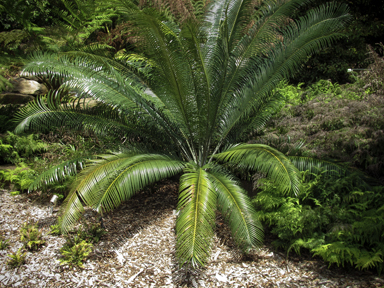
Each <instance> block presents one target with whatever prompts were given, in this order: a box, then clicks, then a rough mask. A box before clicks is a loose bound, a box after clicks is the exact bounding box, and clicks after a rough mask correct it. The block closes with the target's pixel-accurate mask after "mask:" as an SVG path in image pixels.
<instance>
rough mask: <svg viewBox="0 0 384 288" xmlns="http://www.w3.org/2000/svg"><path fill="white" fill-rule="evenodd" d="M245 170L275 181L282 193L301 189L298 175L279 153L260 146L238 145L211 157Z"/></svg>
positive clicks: (287, 160)
mask: <svg viewBox="0 0 384 288" xmlns="http://www.w3.org/2000/svg"><path fill="white" fill-rule="evenodd" d="M213 157H214V158H215V159H217V160H219V161H222V162H228V163H230V164H232V165H235V166H236V167H238V168H241V169H245V170H253V171H260V172H263V173H265V174H266V175H267V177H269V178H271V179H272V180H274V181H276V183H277V184H278V185H279V186H280V187H281V189H282V190H283V192H290V191H291V192H293V193H295V194H297V193H298V192H299V191H300V189H301V184H300V173H299V171H298V170H297V168H296V167H295V166H294V165H293V164H292V163H291V162H290V161H289V159H288V158H287V157H286V156H285V155H284V154H282V153H280V152H279V151H277V150H275V149H273V148H271V147H269V146H267V145H262V144H240V145H237V146H234V147H232V148H229V149H228V150H226V151H224V152H221V153H218V154H216V155H214V156H213Z"/></svg>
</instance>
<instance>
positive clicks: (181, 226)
mask: <svg viewBox="0 0 384 288" xmlns="http://www.w3.org/2000/svg"><path fill="white" fill-rule="evenodd" d="M184 172H185V174H183V175H182V176H181V178H180V187H179V190H180V196H179V204H178V210H180V215H179V216H178V217H177V220H176V236H177V243H176V245H177V252H176V255H177V257H178V258H179V261H180V263H181V265H182V264H184V263H186V262H187V263H191V264H192V265H193V266H194V267H197V266H204V265H205V263H206V262H207V260H208V257H209V255H210V249H211V244H212V238H213V229H214V225H215V211H216V201H217V200H216V190H215V187H214V185H213V183H212V181H211V179H210V177H209V174H208V173H207V172H206V171H204V170H203V169H202V168H200V167H197V166H195V165H193V164H189V165H188V166H187V168H186V169H185V171H184Z"/></svg>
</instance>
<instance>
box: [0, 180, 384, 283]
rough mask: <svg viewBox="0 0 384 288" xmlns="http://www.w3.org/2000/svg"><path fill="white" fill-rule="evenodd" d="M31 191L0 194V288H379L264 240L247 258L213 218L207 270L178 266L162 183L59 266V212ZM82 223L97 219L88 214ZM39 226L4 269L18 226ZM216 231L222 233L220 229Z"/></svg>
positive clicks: (172, 187) (173, 200)
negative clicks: (28, 248)
mask: <svg viewBox="0 0 384 288" xmlns="http://www.w3.org/2000/svg"><path fill="white" fill-rule="evenodd" d="M42 199H44V197H43V196H39V195H37V194H29V195H26V194H23V195H17V196H11V195H10V194H9V193H8V191H5V190H0V235H3V236H4V237H5V238H6V239H10V246H9V247H8V248H7V249H6V250H0V287H382V286H383V285H384V278H383V277H378V276H377V275H374V274H371V273H370V272H359V271H353V270H352V271H350V272H347V271H346V270H343V269H339V268H337V269H335V267H333V268H332V269H328V268H327V265H326V264H325V263H324V262H323V261H321V260H317V259H310V258H306V259H298V258H290V259H289V260H287V259H285V257H284V255H283V254H282V253H280V252H277V251H275V250H274V249H273V248H272V247H271V245H270V244H269V243H268V242H269V241H268V239H266V241H265V246H264V247H262V249H260V250H259V251H255V252H253V253H251V254H250V255H248V256H244V255H243V254H242V253H241V252H240V251H239V250H238V249H236V248H235V247H234V244H233V242H232V240H231V237H230V233H229V230H227V229H226V228H225V227H224V228H223V226H224V225H222V223H221V221H220V220H221V219H220V218H218V220H217V226H218V229H217V232H218V233H217V236H216V237H215V239H214V245H213V249H212V253H211V255H212V257H211V259H210V261H209V263H208V265H207V267H206V268H204V269H201V270H199V271H192V270H189V269H187V268H185V267H184V268H179V267H178V264H177V262H176V259H175V232H174V227H175V220H176V216H175V213H174V209H175V207H176V204H177V184H175V183H174V182H172V181H167V182H163V183H162V184H161V185H159V186H158V187H157V189H156V190H155V192H150V191H145V192H140V193H139V194H138V195H136V196H135V197H134V198H132V199H131V201H129V202H127V203H125V204H123V205H121V206H120V207H119V208H118V209H117V210H115V211H114V212H113V213H110V214H108V215H105V216H104V219H103V222H104V225H105V227H106V229H107V230H108V233H107V234H106V235H104V236H103V237H102V239H101V241H100V242H99V243H97V244H95V246H94V249H93V252H92V254H91V255H90V257H89V258H88V260H87V261H86V262H85V263H84V268H83V269H81V268H70V267H68V266H65V265H60V262H59V260H58V259H59V258H60V257H61V254H60V252H59V249H60V248H61V247H62V245H63V244H64V242H65V239H64V237H62V236H53V235H49V234H48V232H49V228H50V225H53V224H54V223H55V221H56V217H57V213H58V209H57V208H55V209H54V210H53V214H51V210H50V207H49V201H48V200H49V199H48V198H45V201H43V200H42ZM84 219H85V220H86V221H87V222H96V221H98V218H97V215H96V214H94V212H93V211H91V210H87V211H86V213H85V216H84ZM30 220H34V221H37V220H38V221H39V227H40V230H41V231H43V235H44V237H43V238H44V240H45V241H46V243H45V246H43V247H42V248H40V250H38V251H36V252H28V253H27V257H26V263H25V264H24V265H22V266H20V267H18V268H10V267H9V266H8V265H7V264H6V263H7V261H8V256H7V254H10V253H11V252H14V251H17V249H18V248H19V247H21V246H22V245H23V244H22V242H21V241H20V234H19V229H20V227H21V225H22V224H23V223H24V222H26V221H30ZM219 228H220V229H219Z"/></svg>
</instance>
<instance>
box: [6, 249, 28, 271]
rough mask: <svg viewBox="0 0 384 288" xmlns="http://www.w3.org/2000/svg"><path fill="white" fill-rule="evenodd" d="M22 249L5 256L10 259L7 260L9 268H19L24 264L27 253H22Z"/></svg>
mask: <svg viewBox="0 0 384 288" xmlns="http://www.w3.org/2000/svg"><path fill="white" fill-rule="evenodd" d="M21 251H22V247H21V248H19V250H17V252H13V253H11V254H8V255H7V256H8V257H10V258H11V259H9V260H8V262H7V264H8V265H9V266H11V267H19V266H21V265H23V264H24V263H25V257H26V254H27V252H24V253H22V252H21Z"/></svg>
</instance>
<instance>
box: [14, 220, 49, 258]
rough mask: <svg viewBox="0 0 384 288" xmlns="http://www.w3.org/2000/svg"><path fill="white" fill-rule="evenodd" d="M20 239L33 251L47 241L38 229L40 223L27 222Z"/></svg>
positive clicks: (21, 230)
mask: <svg viewBox="0 0 384 288" xmlns="http://www.w3.org/2000/svg"><path fill="white" fill-rule="evenodd" d="M20 235H21V236H20V240H21V241H22V242H24V246H25V247H26V248H28V249H29V250H31V251H34V250H37V249H39V247H40V246H41V245H43V244H44V243H45V240H43V239H42V233H41V232H40V231H39V229H38V223H37V222H36V223H34V222H30V223H27V222H25V223H24V224H23V226H22V227H21V229H20Z"/></svg>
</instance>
